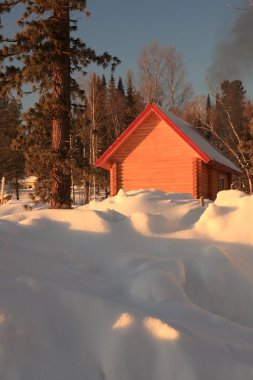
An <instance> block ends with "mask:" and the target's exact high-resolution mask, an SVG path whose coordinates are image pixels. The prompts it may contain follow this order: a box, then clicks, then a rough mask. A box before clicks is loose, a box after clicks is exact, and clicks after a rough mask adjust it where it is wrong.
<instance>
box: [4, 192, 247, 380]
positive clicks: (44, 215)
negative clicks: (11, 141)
mask: <svg viewBox="0 0 253 380" xmlns="http://www.w3.org/2000/svg"><path fill="white" fill-rule="evenodd" d="M24 202H25V201H23V203H22V202H17V201H15V200H11V201H9V202H8V203H7V204H5V205H2V206H0V379H1V380H84V379H85V380H121V379H122V380H239V379H240V380H250V379H253V232H252V229H253V196H247V195H245V194H244V193H241V192H239V191H235V190H230V191H223V192H220V193H219V194H218V197H217V200H216V201H215V202H214V203H211V202H206V207H204V208H203V207H201V206H200V204H199V202H198V201H197V200H194V199H192V198H191V197H190V196H189V195H187V194H169V193H162V192H159V191H155V190H150V191H143V190H139V191H135V192H134V191H133V192H128V193H127V194H126V193H124V191H120V192H119V194H118V195H117V196H115V197H113V198H109V199H107V200H105V201H103V202H93V203H90V204H89V205H87V206H82V207H76V208H75V209H73V210H49V209H46V208H42V207H40V206H36V207H34V209H33V210H32V211H27V210H25V208H24Z"/></svg>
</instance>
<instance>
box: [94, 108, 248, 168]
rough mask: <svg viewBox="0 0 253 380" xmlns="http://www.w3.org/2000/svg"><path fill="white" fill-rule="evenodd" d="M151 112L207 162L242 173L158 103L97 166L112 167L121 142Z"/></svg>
mask: <svg viewBox="0 0 253 380" xmlns="http://www.w3.org/2000/svg"><path fill="white" fill-rule="evenodd" d="M150 112H155V113H156V114H157V115H158V116H159V117H160V118H161V119H162V120H163V121H165V122H166V123H167V124H168V125H169V126H170V127H171V128H172V129H173V130H174V131H175V132H176V133H177V134H178V135H179V136H180V137H181V138H182V139H183V140H184V141H185V142H186V143H187V144H188V145H190V146H191V147H192V148H193V149H194V150H195V151H196V152H197V153H198V154H199V156H200V157H201V158H202V160H203V161H204V162H206V163H208V162H210V163H216V164H218V165H219V166H220V167H222V168H223V169H229V171H232V172H235V173H236V174H239V173H241V170H240V169H238V168H237V167H236V166H235V165H234V164H233V163H232V161H230V160H229V159H227V158H226V157H225V156H224V155H223V154H222V153H221V152H219V151H218V150H217V149H216V148H214V147H213V146H212V145H211V144H210V143H209V142H208V141H207V140H206V139H205V138H204V137H202V135H200V133H198V132H197V131H196V129H195V128H194V127H193V126H192V125H190V124H189V123H187V122H186V121H184V120H182V119H180V118H179V117H177V116H175V115H173V114H172V113H166V112H164V111H163V110H161V108H159V107H158V106H157V105H156V104H154V103H150V104H149V105H148V106H147V107H146V108H145V109H144V111H143V112H141V114H140V115H139V116H138V117H137V118H136V119H135V120H134V122H133V123H132V124H130V126H129V127H128V128H127V129H126V130H125V131H124V132H123V133H122V134H121V135H120V136H119V137H118V139H117V140H116V141H115V142H114V143H113V144H112V145H111V146H110V147H109V148H108V149H107V150H106V151H105V152H104V154H102V156H101V157H100V158H99V159H98V160H97V162H96V166H99V167H101V168H104V169H107V170H109V169H110V162H109V160H110V157H111V156H112V154H113V153H114V152H115V151H116V150H117V149H119V147H120V146H121V144H122V143H123V142H124V141H125V140H126V139H127V138H128V137H129V136H130V135H131V134H132V132H133V131H135V129H136V128H138V125H139V124H140V123H141V122H142V121H143V120H144V119H145V118H146V116H147V115H148V114H149V113H150Z"/></svg>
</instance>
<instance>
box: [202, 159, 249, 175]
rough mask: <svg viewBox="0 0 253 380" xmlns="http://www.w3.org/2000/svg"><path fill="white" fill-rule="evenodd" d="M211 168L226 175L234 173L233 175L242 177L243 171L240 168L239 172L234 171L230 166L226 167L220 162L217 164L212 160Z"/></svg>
mask: <svg viewBox="0 0 253 380" xmlns="http://www.w3.org/2000/svg"><path fill="white" fill-rule="evenodd" d="M208 164H209V165H210V166H212V168H214V169H217V170H219V171H222V172H224V173H232V174H235V175H237V176H241V175H242V171H241V170H240V169H239V168H238V169H237V170H236V169H233V168H231V167H229V166H226V165H224V164H222V163H220V162H217V161H215V160H210V161H209V163H208Z"/></svg>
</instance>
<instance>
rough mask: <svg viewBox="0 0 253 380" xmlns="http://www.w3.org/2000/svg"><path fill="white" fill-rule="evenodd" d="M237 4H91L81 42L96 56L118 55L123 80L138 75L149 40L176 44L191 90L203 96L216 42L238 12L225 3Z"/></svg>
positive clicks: (220, 0) (204, 0)
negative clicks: (99, 54)
mask: <svg viewBox="0 0 253 380" xmlns="http://www.w3.org/2000/svg"><path fill="white" fill-rule="evenodd" d="M228 1H232V2H233V4H235V5H238V4H239V0H212V1H210V0H156V1H151V0H128V1H120V0H92V1H90V2H88V8H89V10H90V11H91V13H92V16H91V17H90V18H89V19H86V20H85V22H84V25H82V26H80V33H81V35H82V37H83V39H84V40H86V41H87V43H88V44H90V45H91V46H92V47H94V48H96V49H97V50H98V51H99V52H102V51H103V49H106V50H108V51H109V52H110V53H112V54H114V55H117V56H118V57H119V58H120V59H121V60H122V64H121V66H120V67H119V68H118V69H117V72H116V73H118V74H121V75H123V76H124V74H125V73H126V71H127V70H128V69H132V70H133V71H134V72H136V71H137V60H138V56H139V54H140V51H141V49H142V48H143V47H144V46H145V45H150V44H151V43H152V42H153V41H157V42H159V44H160V45H163V46H168V45H175V46H176V48H177V50H178V51H180V52H181V53H182V54H183V57H184V63H185V68H186V72H187V74H188V79H189V80H190V81H191V82H192V84H193V87H194V91H195V93H196V94H198V95H200V94H202V93H206V92H207V85H206V75H207V68H208V66H209V65H210V64H211V62H212V54H213V52H214V49H215V46H216V44H217V42H218V41H219V40H220V39H221V38H222V37H224V36H226V34H227V33H228V31H229V29H230V28H231V26H232V24H233V22H234V19H235V18H236V17H237V15H238V11H237V10H235V9H233V8H231V7H230V6H229V5H228Z"/></svg>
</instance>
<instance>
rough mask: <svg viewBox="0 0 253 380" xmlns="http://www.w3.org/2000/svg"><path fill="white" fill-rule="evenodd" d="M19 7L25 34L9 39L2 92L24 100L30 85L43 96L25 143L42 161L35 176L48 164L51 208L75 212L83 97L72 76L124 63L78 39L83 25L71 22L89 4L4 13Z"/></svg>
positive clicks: (61, 1)
mask: <svg viewBox="0 0 253 380" xmlns="http://www.w3.org/2000/svg"><path fill="white" fill-rule="evenodd" d="M17 4H22V6H23V8H24V13H23V15H22V16H21V17H20V19H19V20H18V24H19V26H20V31H19V32H17V33H16V35H15V36H14V37H13V38H3V45H2V47H1V50H0V56H1V57H2V59H4V60H5V69H4V71H3V72H2V73H1V75H0V89H1V92H2V94H6V93H8V92H10V91H11V90H15V91H16V92H17V94H18V95H21V96H22V95H24V85H25V84H26V85H27V84H29V85H30V91H32V92H37V93H38V94H39V100H38V102H37V104H36V105H35V106H34V108H33V109H30V110H29V111H28V112H26V113H25V115H24V119H25V121H26V126H25V127H24V128H27V130H28V133H27V132H26V131H25V132H24V131H23V133H21V136H20V141H22V142H23V144H25V145H26V148H27V149H28V150H27V152H26V155H27V156H28V159H29V161H30V163H32V161H35V158H36V159H37V160H38V161H37V170H36V169H35V167H36V164H34V163H33V168H34V170H35V174H39V173H41V171H42V170H41V169H42V168H41V167H40V165H41V159H40V158H41V157H42V156H43V159H44V160H46V162H47V164H46V165H45V166H46V167H43V170H44V169H45V172H44V174H43V175H44V176H46V175H47V177H48V178H49V182H50V198H51V207H52V208H65V207H67V208H69V207H70V206H71V194H70V188H71V164H72V161H73V157H72V152H71V144H70V137H71V132H72V114H73V107H72V101H73V99H75V98H76V97H77V96H81V91H80V88H79V86H78V83H77V82H76V80H75V78H74V76H73V75H72V74H73V73H74V72H75V71H82V70H84V69H85V68H86V67H87V65H88V64H89V63H91V62H94V63H97V64H100V65H103V66H104V67H105V66H107V65H108V64H110V63H111V64H112V66H113V67H114V66H115V65H116V64H117V63H118V62H119V61H118V59H117V58H115V57H114V58H113V57H111V56H110V55H109V54H108V53H104V54H103V55H101V56H98V55H97V54H96V53H95V51H94V50H92V49H90V48H87V47H86V45H85V43H84V42H82V41H81V40H80V39H79V38H75V37H73V35H72V32H74V31H76V30H77V20H75V19H73V18H72V17H71V19H70V14H72V12H74V11H81V12H86V1H85V0H54V1H51V0H44V1H41V0H20V1H18V0H17V1H12V0H5V1H4V4H3V5H2V7H1V11H3V10H7V9H8V10H11V11H12V10H13V9H14V7H15V5H17ZM13 58H15V61H13ZM35 129H36V130H35ZM41 133H42V135H41ZM49 135H50V136H49ZM38 140H41V141H38ZM28 143H29V144H28ZM37 147H38V148H40V149H41V150H40V151H39V152H37V151H36V148H37ZM37 153H38V154H39V155H40V158H39V157H38V156H37ZM46 171H47V174H46Z"/></svg>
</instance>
